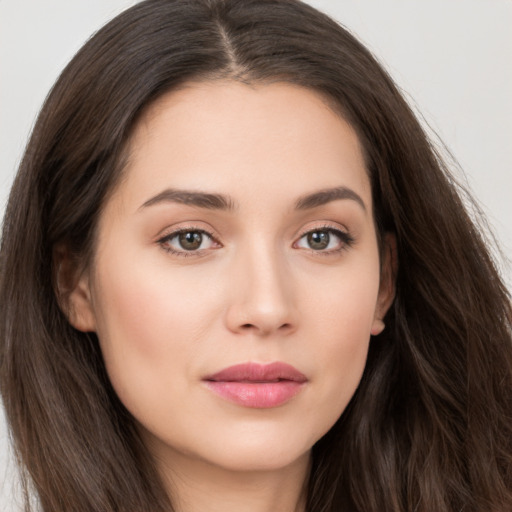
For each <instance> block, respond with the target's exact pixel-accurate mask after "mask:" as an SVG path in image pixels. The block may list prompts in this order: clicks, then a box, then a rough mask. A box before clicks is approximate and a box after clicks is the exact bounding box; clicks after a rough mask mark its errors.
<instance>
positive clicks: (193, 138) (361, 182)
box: [125, 81, 371, 202]
mask: <svg viewBox="0 0 512 512" xmlns="http://www.w3.org/2000/svg"><path fill="white" fill-rule="evenodd" d="M125 171H126V174H127V176H126V177H127V179H128V182H129V183H131V188H132V189H133V190H132V192H133V194H135V195H136V196H138V199H139V202H140V200H143V197H144V196H148V197H149V196H150V195H151V194H154V193H157V192H158V189H162V188H166V187H169V186H173V187H176V188H187V189H198V190H200V189H201V190H202V189H205V188H206V189H217V188H218V189H222V192H224V191H227V192H233V193H234V194H235V195H236V193H237V192H239V193H240V195H241V196H243V195H244V192H245V193H247V191H251V190H253V191H256V190H260V189H261V187H263V186H264V185H267V188H268V189H269V192H271V191H272V190H275V189H276V188H277V189H281V190H282V189H283V188H286V190H287V191H288V192H289V193H290V194H291V195H293V194H295V195H297V196H298V195H302V194H303V193H305V192H307V191H308V190H310V189H312V188H314V189H319V188H329V187H334V186H340V185H345V186H350V187H352V188H356V189H357V190H358V193H360V194H361V195H366V199H367V200H369V201H370V202H371V198H370V196H369V193H370V191H369V180H368V173H367V171H366V167H365V163H364V157H363V153H362V148H361V145H360V142H359V139H358V137H357V135H356V133H355V131H354V130H353V129H352V127H351V126H350V125H349V124H348V123H347V122H346V121H345V120H344V119H343V117H341V115H340V114H339V113H337V112H335V110H334V108H333V107H332V105H330V104H329V102H328V101H327V100H326V99H325V98H324V97H323V96H322V95H320V94H319V93H317V92H314V91H311V90H309V89H306V88H302V87H299V86H295V85H291V84H288V83H273V84H268V85H247V84H242V83H238V82H233V81H216V82H199V83H189V84H186V85H185V86H184V87H182V88H180V89H179V90H175V91H172V92H170V93H167V94H165V95H164V96H162V97H161V98H159V99H158V100H157V101H156V102H154V103H153V104H152V105H151V106H150V107H149V108H148V109H147V110H146V111H145V112H144V114H143V116H142V117H141V118H140V120H139V122H138V123H137V125H136V126H135V129H134V131H133V134H132V137H131V141H130V144H129V157H128V163H127V166H126V169H125ZM237 184H239V185H240V187H238V188H237V186H236V185H237ZM247 187H249V189H248V188H247ZM133 194H132V195H133Z"/></svg>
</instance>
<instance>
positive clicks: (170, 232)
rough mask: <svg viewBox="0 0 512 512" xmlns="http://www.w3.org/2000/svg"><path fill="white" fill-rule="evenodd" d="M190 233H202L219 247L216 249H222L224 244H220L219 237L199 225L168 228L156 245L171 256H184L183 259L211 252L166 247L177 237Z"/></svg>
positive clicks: (159, 237)
mask: <svg viewBox="0 0 512 512" xmlns="http://www.w3.org/2000/svg"><path fill="white" fill-rule="evenodd" d="M189 232H197V233H201V234H203V235H206V236H207V237H208V238H210V239H211V240H212V242H214V243H215V244H216V245H217V247H215V249H217V248H219V247H222V244H221V243H220V242H219V240H218V238H217V236H216V235H215V234H214V233H213V232H212V231H211V230H209V229H207V228H204V227H200V226H197V225H188V226H180V227H174V228H167V229H165V230H163V231H162V232H161V234H160V235H159V236H158V238H157V239H156V243H157V244H158V245H159V246H160V247H161V248H162V249H163V250H164V251H165V252H168V253H170V254H174V255H177V256H183V257H190V256H196V257H198V256H204V254H205V253H206V252H207V251H209V250H210V249H211V248H208V249H198V250H193V251H187V250H185V249H183V250H177V249H174V248H172V247H171V246H169V245H165V244H166V242H168V241H169V240H172V239H173V238H175V237H176V236H178V235H180V234H181V233H189Z"/></svg>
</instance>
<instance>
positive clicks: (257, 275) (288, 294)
mask: <svg viewBox="0 0 512 512" xmlns="http://www.w3.org/2000/svg"><path fill="white" fill-rule="evenodd" d="M229 287H230V293H229V297H230V299H229V300H230V303H229V305H228V308H227V313H226V324H227V327H228V329H229V330H231V331H232V332H235V333H238V334H244V333H245V334H253V335H255V336H260V337H264V336H270V335H273V334H279V335H287V334H290V333H292V332H293V331H295V330H296V328H297V323H298V314H297V309H296V294H295V290H294V280H293V278H292V275H291V272H290V269H289V268H288V266H287V264H286V261H285V260H284V257H279V255H278V254H277V251H276V250H273V249H272V248H267V249H262V248H261V247H260V250H258V251H252V252H251V251H245V252H243V253H242V254H240V255H239V256H238V257H237V259H236V262H234V265H233V267H232V269H231V272H230V277H229Z"/></svg>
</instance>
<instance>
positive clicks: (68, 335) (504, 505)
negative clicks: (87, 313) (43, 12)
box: [0, 0, 512, 512]
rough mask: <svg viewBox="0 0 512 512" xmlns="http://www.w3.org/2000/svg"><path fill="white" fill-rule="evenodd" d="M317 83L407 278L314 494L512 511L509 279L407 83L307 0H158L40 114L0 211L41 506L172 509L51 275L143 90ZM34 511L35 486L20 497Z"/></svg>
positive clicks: (339, 502)
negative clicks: (346, 135)
mask: <svg viewBox="0 0 512 512" xmlns="http://www.w3.org/2000/svg"><path fill="white" fill-rule="evenodd" d="M221 78H229V79H233V80H240V81H243V82H248V83H251V82H252V83H255V82H262V83H268V82H272V81H285V82H290V83H294V84H298V85H301V86H304V87H308V88H310V89H313V90H316V91H318V92H319V93H321V94H323V95H324V96H325V97H327V98H329V99H330V101H331V102H332V103H333V104H335V105H336V106H337V108H338V109H339V111H340V113H341V115H342V116H343V117H344V118H345V119H347V120H348V121H349V122H350V123H351V125H352V126H353V127H354V129H355V130H356V131H357V133H358V135H359V137H360V140H361V143H362V145H363V147H364V150H365V153H366V160H367V166H368V172H369V175H370V179H371V183H372V192H373V199H374V203H375V212H376V214H375V215H376V222H377V226H378V230H379V233H380V236H383V234H384V233H385V232H393V233H395V235H396V239H397V253H398V260H399V266H398V273H397V293H396V299H395V301H394V304H393V306H392V308H391V310H390V311H389V313H388V315H387V318H386V325H387V329H386V331H385V332H384V333H383V334H382V335H380V336H379V337H377V338H374V339H372V340H371V343H370V352H369V356H368V362H367V366H366V369H365V372H364V375H363V379H362V381H361V384H360V386H359V388H358V390H357V392H356V394H355V396H354V397H353V399H352V401H351V403H350V404H349V406H348V408H347V409H346V411H345V412H344V413H343V415H342V416H341V418H340V419H339V421H338V422H337V423H336V424H335V425H334V426H333V428H332V429H331V430H330V431H329V433H328V434H327V435H326V436H324V437H323V438H322V439H321V440H320V441H318V443H317V444H316V445H315V446H314V447H313V465H312V470H311V474H310V479H309V483H308V497H307V510H308V512H340V511H342V510H343V511H345V510H346V511H357V512H383V511H388V510H393V511H400V512H411V511H415V512H433V511H435V512H459V511H464V512H470V511H480V512H484V511H485V512H491V511H494V512H498V511H499V512H504V511H509V510H512V419H511V418H512V416H511V415H512V413H511V411H512V342H511V318H512V314H511V307H510V297H509V295H508V293H507V290H506V288H505V286H504V285H503V284H502V281H501V280H500V277H499V275H498V272H497V270H496V268H495V265H494V262H493V260H492V258H491V256H490V253H489V249H488V247H487V246H486V244H485V241H484V240H483V238H482V235H481V232H480V230H479V229H478V228H477V226H476V225H475V223H474V222H473V221H472V220H471V219H470V216H469V215H468V213H467V212H466V209H465V207H464V205H463V201H462V199H461V189H460V188H459V187H458V186H457V185H456V183H455V182H454V180H453V179H452V178H451V177H450V174H449V173H448V171H447V169H446V168H445V165H444V164H443V162H442V160H441V158H440V157H439V155H438V154H437V153H436V151H435V149H434V148H433V146H432V144H431V143H430V142H429V140H428V139H427V137H426V135H425V134H424V132H423V130H422V129H421V127H420V125H419V123H418V121H417V120H416V119H415V117H414V115H413V114H412V112H411V110H410V109H409V107H408V106H407V104H406V102H405V101H404V100H403V98H402V97H401V95H400V94H399V92H398V91H397V88H396V87H395V85H394V84H393V82H392V81H391V79H390V78H389V77H388V75H387V74H386V73H385V72H384V71H383V69H382V68H381V67H380V66H379V64H378V63H377V62H376V61H375V59H374V58H373V57H372V55H371V54H370V53H369V52H368V51H367V50H366V49H365V48H364V47H363V46H362V45H361V44H360V43H359V42H358V41H357V40H356V39H355V38H354V37H353V36H352V35H350V33H349V32H347V31H346V30H345V29H343V28H342V27H340V26H339V25H338V24H336V23H335V22H334V21H332V20H331V19H330V18H328V17H327V16H325V15H323V14H321V13H319V12H318V11H316V10H314V9H313V8H311V7H309V6H307V5H305V4H303V3H301V2H299V1H296V0H187V1H180V0H147V1H144V2H141V3H140V4H138V5H136V6H134V7H132V8H131V9H129V10H127V11H125V12H124V13H123V14H121V15H120V16H118V17H117V18H115V19H114V20H113V21H112V22H110V23H109V24H108V25H107V26H106V27H104V28H103V29H102V30H100V31H99V32H98V33H97V34H96V35H95V36H94V37H92V38H91V39H90V40H89V41H88V42H87V43H86V45H85V46H84V47H83V48H82V49H81V50H80V51H79V52H78V54H77V55H76V56H75V57H74V59H73V60H72V61H71V63H70V64H69V65H68V66H67V67H66V69H65V70H64V72H63V73H62V75H61V77H60V78H59V80H58V81H57V83H56V85H55V86H54V88H53V90H52V91H51V93H50V95H49V97H48V99H47V101H46V103H45V105H44V107H43V109H42V111H41V113H40V116H39V118H38V121H37V123H36V125H35V128H34V131H33V134H32V136H31V139H30V142H29V144H28V147H27V149H26V153H25V156H24V158H23V161H22V163H21V166H20V169H19V173H18V175H17V177H16V180H15V182H14V186H13V188H12V192H11V195H10V199H9V204H8V207H7V211H6V214H5V219H4V227H3V238H2V247H1V260H0V262H1V263H0V264H1V268H0V271H1V272H0V305H1V306H0V308H1V309H0V329H1V330H0V333H1V335H0V378H1V381H0V383H1V392H2V397H3V401H4V405H5V410H6V414H7V419H8V423H9V426H10V429H11V435H12V439H13V444H14V448H15V452H16V454H17V457H18V461H19V463H20V467H21V468H22V472H23V475H24V482H25V488H26V489H27V490H28V491H30V489H31V488H34V489H35V491H36V493H37V496H38V499H39V501H40V504H41V507H42V510H44V511H45V512H69V511H71V510H73V511H74V512H114V511H115V512H134V511H137V512H144V511H147V512H150V511H151V512H158V511H161V512H163V511H169V510H172V506H171V504H170V502H169V498H168V497H167V495H166V493H165V491H164V488H163V486H162V484H161V482H160V480H159V478H158V475H157V474H156V470H155V468H154V466H153V463H152V461H151V459H150V457H149V456H148V453H147V451H146V449H145V447H144V445H143V444H142V443H141V441H140V439H139V437H138V435H137V430H136V428H135V426H134V423H133V421H132V418H131V416H130V415H129V414H128V413H127V411H126V410H125V409H124V407H123V405H122V404H121V403H120V402H119V400H118V398H117V397H116V395H115V393H114V392H113V390H112V388H111V386H110V384H109V380H108V377H107V375H106V372H105V368H104V365H103V362H102V357H101V353H100V350H99V347H98V342H97V339H96V337H95V335H94V334H84V333H81V332H78V331H76V330H74V329H73V328H72V327H71V326H70V325H69V323H68V321H67V319H66V316H65V315H64V314H63V313H62V312H61V309H60V308H59V303H58V300H57V297H56V294H55V292H54V288H55V287H54V282H53V276H54V273H55V272H54V271H55V269H54V265H55V263H54V258H53V255H54V253H55V250H56V247H59V246H62V245H63V244H64V245H65V246H66V247H67V249H68V250H69V252H70V254H72V255H73V256H74V257H75V258H76V259H77V261H81V262H83V263H84V264H86V263H87V261H89V258H90V256H91V254H92V252H93V250H94V236H95V229H96V225H97V222H98V218H99V216H100V214H101V208H102V205H103V204H104V203H105V201H107V200H108V197H109V194H110V193H111V192H112V190H113V188H114V187H115V185H116V183H117V182H118V180H119V179H120V176H121V175H122V170H123V161H124V160H123V159H124V157H125V154H126V148H127V144H128V142H129V137H130V134H131V132H132V129H133V127H134V124H135V123H136V122H137V119H138V118H139V116H140V115H141V113H142V112H143V110H144V109H146V108H147V106H148V105H149V104H151V103H152V102H153V101H154V100H155V99H156V98H158V97H159V96H161V95H162V94H164V93H166V92H168V91H171V90H173V89H175V88H177V87H179V86H180V85H181V84H183V83H185V82H187V81H191V80H215V79H221ZM27 510H29V505H28V501H27Z"/></svg>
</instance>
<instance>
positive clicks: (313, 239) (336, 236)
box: [294, 228, 354, 254]
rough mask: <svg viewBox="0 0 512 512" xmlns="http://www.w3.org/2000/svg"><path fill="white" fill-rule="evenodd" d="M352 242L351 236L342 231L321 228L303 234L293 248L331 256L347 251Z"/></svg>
mask: <svg viewBox="0 0 512 512" xmlns="http://www.w3.org/2000/svg"><path fill="white" fill-rule="evenodd" d="M353 242H354V239H353V238H352V236H351V235H349V234H348V233H346V232H344V231H341V230H339V229H334V228H322V229H313V230H311V231H308V232H307V233H304V234H303V235H302V236H301V237H300V238H299V240H298V241H297V242H296V244H294V247H297V248H299V249H309V250H310V251H317V252H322V253H325V254H331V253H336V252H338V251H341V250H343V249H347V248H348V247H350V246H351V245H352V244H353Z"/></svg>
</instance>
